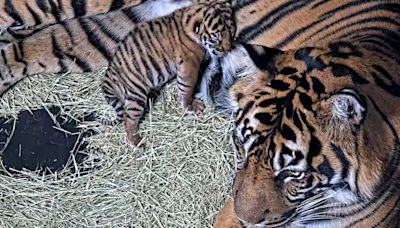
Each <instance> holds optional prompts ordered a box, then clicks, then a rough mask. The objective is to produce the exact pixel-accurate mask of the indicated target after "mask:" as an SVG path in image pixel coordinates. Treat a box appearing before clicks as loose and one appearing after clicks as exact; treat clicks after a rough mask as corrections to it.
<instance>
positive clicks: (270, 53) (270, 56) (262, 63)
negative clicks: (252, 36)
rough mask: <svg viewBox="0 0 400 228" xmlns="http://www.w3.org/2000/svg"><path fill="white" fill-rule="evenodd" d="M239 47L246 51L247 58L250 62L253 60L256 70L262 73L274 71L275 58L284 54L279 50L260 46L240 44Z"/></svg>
mask: <svg viewBox="0 0 400 228" xmlns="http://www.w3.org/2000/svg"><path fill="white" fill-rule="evenodd" d="M241 45H242V46H243V47H244V48H245V49H246V51H247V53H248V54H249V57H250V58H251V60H253V62H254V64H255V65H256V67H257V68H258V69H260V70H262V71H268V72H270V73H272V72H275V71H276V67H275V61H276V58H277V57H278V56H279V55H282V54H283V53H284V52H283V51H281V50H279V49H276V48H269V47H265V46H261V45H252V44H246V43H241Z"/></svg>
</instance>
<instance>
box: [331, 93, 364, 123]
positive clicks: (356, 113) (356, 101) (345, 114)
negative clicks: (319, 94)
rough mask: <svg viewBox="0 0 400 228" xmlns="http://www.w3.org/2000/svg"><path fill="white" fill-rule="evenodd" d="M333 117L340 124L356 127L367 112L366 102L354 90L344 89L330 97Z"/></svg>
mask: <svg viewBox="0 0 400 228" xmlns="http://www.w3.org/2000/svg"><path fill="white" fill-rule="evenodd" d="M330 101H331V102H330V104H331V110H332V115H333V117H334V118H335V119H336V120H338V121H339V122H341V123H344V124H350V125H355V126H358V125H360V124H361V123H362V122H363V120H364V118H365V114H366V111H367V107H366V102H365V100H364V99H363V97H361V96H359V95H358V94H357V93H356V92H355V91H354V90H351V89H344V90H341V91H340V92H339V93H337V94H335V95H333V96H331V97H330Z"/></svg>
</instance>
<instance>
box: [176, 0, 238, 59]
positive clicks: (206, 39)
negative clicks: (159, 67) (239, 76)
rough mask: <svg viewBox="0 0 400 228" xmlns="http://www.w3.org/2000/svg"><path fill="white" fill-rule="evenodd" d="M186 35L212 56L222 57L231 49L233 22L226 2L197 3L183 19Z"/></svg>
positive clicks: (233, 30) (233, 31)
mask: <svg viewBox="0 0 400 228" xmlns="http://www.w3.org/2000/svg"><path fill="white" fill-rule="evenodd" d="M183 25H184V28H185V29H186V33H187V34H188V35H189V37H191V38H192V39H193V40H195V41H196V42H197V43H199V44H200V45H201V46H202V47H204V48H205V49H206V50H207V52H209V53H210V54H211V55H213V56H218V57H222V56H223V55H225V53H227V52H229V51H230V50H231V49H232V42H233V38H234V35H235V30H236V26H235V22H234V17H233V12H232V8H231V4H230V3H229V2H228V1H216V2H211V3H199V4H196V5H194V6H193V7H190V9H189V10H187V11H186V12H185V15H184V17H183Z"/></svg>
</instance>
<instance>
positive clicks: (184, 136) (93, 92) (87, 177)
mask: <svg viewBox="0 0 400 228" xmlns="http://www.w3.org/2000/svg"><path fill="white" fill-rule="evenodd" d="M103 73H104V71H101V72H97V73H92V74H84V75H79V74H74V75H71V74H66V75H38V76H34V77H31V78H29V79H26V80H24V81H23V82H22V83H19V84H18V85H17V86H15V87H13V88H12V89H11V90H10V91H8V92H7V93H6V94H4V95H3V96H2V97H1V98H0V117H7V118H16V117H17V116H18V113H20V112H21V111H29V112H33V111H34V110H38V109H41V108H42V107H47V108H50V107H52V106H57V107H60V109H61V110H60V111H61V112H62V113H63V114H64V115H67V116H68V117H69V118H71V119H76V120H77V123H78V124H79V126H80V127H81V128H82V129H83V130H91V131H94V132H96V133H97V134H95V135H93V136H91V137H87V138H86V139H85V142H86V143H87V147H86V149H85V151H86V152H85V153H87V154H86V158H85V160H84V161H83V162H81V163H79V162H76V161H73V162H72V163H71V164H70V165H71V167H72V168H71V169H61V170H58V171H56V169H55V170H53V171H54V172H53V173H52V174H49V175H44V174H42V173H40V172H38V171H29V170H22V171H17V172H16V173H14V174H11V173H9V172H8V171H7V170H6V169H5V167H4V166H3V167H0V227H211V226H212V224H213V222H214V219H215V216H216V214H217V213H218V211H219V210H220V208H221V207H222V206H223V204H224V203H225V201H226V200H227V198H228V196H229V195H230V187H231V182H232V177H233V154H232V150H231V145H230V130H231V127H232V124H231V120H230V118H228V117H226V116H224V115H221V114H218V113H216V112H215V111H213V110H212V109H209V108H208V109H207V110H206V112H205V113H204V115H202V116H200V117H196V116H193V115H185V114H184V113H183V111H182V110H181V109H180V108H179V106H178V102H177V96H176V94H177V91H176V85H175V84H174V83H173V84H171V85H169V86H167V87H166V89H165V90H164V92H163V93H162V94H161V96H160V98H159V99H158V101H157V103H156V104H155V105H154V106H153V107H152V108H151V110H150V113H148V114H147V115H146V117H145V119H144V120H143V122H142V124H141V128H140V132H141V135H142V137H143V143H144V144H145V149H138V148H133V147H131V146H129V145H128V144H127V143H126V140H125V136H126V134H125V132H124V130H123V127H122V126H121V125H118V126H114V127H109V126H103V125H100V124H99V123H97V122H94V121H81V120H79V117H81V116H84V115H86V114H88V113H92V112H95V113H96V114H97V115H98V116H100V117H103V118H113V117H114V116H115V114H114V111H113V110H112V109H111V108H110V107H109V106H108V105H107V103H106V102H105V101H104V98H103V96H102V93H101V89H100V83H101V78H102V76H103ZM4 128H5V127H4ZM4 128H3V129H4ZM8 131H9V130H8ZM0 135H1V134H0ZM0 139H1V136H0ZM0 148H2V145H1V144H0ZM2 159H3V158H2Z"/></svg>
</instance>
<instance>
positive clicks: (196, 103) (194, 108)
mask: <svg viewBox="0 0 400 228" xmlns="http://www.w3.org/2000/svg"><path fill="white" fill-rule="evenodd" d="M205 108H206V106H205V105H204V103H203V102H202V101H201V100H199V99H193V101H192V104H191V105H189V106H188V107H187V111H188V112H189V113H194V114H196V115H200V114H202V113H203V111H204V109H205Z"/></svg>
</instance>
